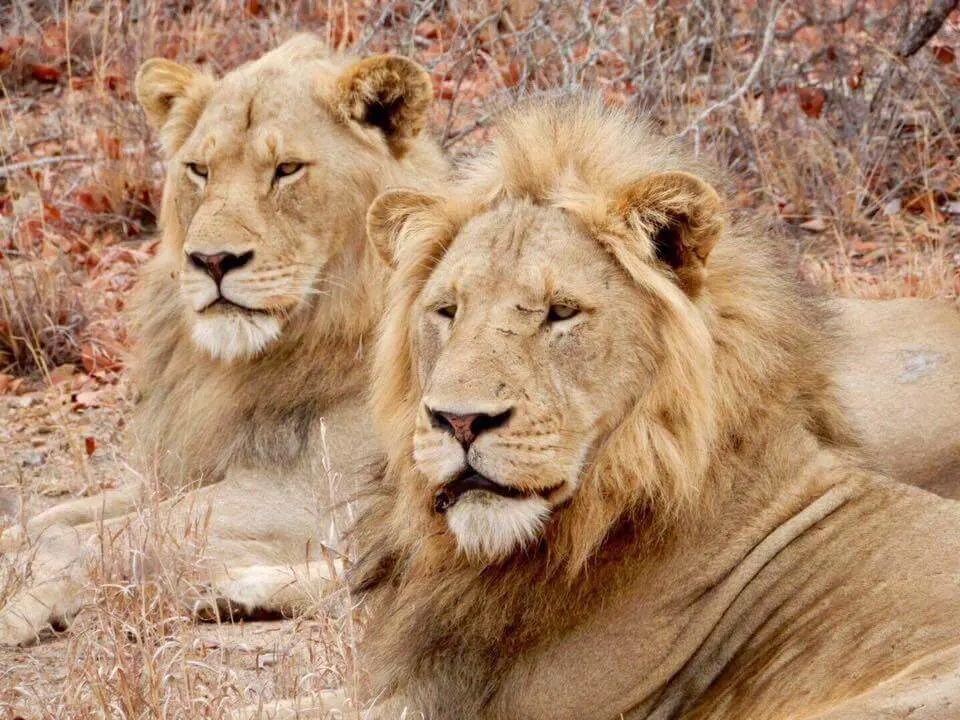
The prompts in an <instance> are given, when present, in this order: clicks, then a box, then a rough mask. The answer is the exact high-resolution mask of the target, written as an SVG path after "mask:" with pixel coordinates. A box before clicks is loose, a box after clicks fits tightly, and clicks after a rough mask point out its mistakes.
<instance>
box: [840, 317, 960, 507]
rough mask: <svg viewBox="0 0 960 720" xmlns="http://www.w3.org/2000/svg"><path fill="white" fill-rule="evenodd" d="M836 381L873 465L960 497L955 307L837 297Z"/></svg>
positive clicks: (959, 355)
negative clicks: (840, 339)
mask: <svg viewBox="0 0 960 720" xmlns="http://www.w3.org/2000/svg"><path fill="white" fill-rule="evenodd" d="M835 307H836V309H837V311H838V314H837V321H838V323H839V325H840V327H841V329H842V331H843V337H842V343H841V345H840V346H839V347H838V352H837V357H838V363H837V383H838V384H839V386H840V397H841V400H842V401H843V403H844V406H845V407H847V408H848V409H849V410H850V413H851V418H852V419H853V421H854V424H855V425H856V427H857V429H858V430H859V431H860V433H861V435H862V436H863V440H864V443H865V444H866V446H867V447H868V448H869V449H870V451H871V455H872V456H873V457H875V458H876V459H877V461H878V463H879V464H880V465H881V466H882V467H884V468H886V469H889V470H890V472H891V474H892V475H893V477H894V478H896V479H897V480H901V481H903V482H909V483H910V484H912V485H917V486H919V487H922V488H924V489H925V490H930V491H931V492H935V493H937V494H938V495H942V496H944V497H948V498H952V499H954V500H957V499H960V312H957V309H956V307H954V306H952V305H951V304H950V303H948V302H945V301H940V300H913V299H903V300H882V301H881V300H849V299H847V300H837V301H836V303H835Z"/></svg>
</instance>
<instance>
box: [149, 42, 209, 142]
mask: <svg viewBox="0 0 960 720" xmlns="http://www.w3.org/2000/svg"><path fill="white" fill-rule="evenodd" d="M198 75H199V73H197V72H196V71H195V70H191V69H190V68H188V67H184V66H183V65H179V64H177V63H175V62H172V61H171V60H165V59H163V58H152V59H150V60H147V61H146V62H145V63H144V64H143V65H141V66H140V71H139V72H138V73H137V80H136V89H137V100H139V101H140V105H141V106H143V111H144V112H145V113H146V115H147V120H148V121H149V122H150V124H151V125H152V126H153V128H154V129H155V130H159V129H160V128H162V127H163V126H164V125H166V123H167V119H168V118H169V117H170V111H171V110H173V104H174V102H176V101H177V99H178V98H182V97H184V96H185V95H186V94H187V88H188V87H190V84H191V83H192V82H193V81H194V80H195V79H196V78H197V77H198Z"/></svg>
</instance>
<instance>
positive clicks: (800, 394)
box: [355, 99, 857, 715]
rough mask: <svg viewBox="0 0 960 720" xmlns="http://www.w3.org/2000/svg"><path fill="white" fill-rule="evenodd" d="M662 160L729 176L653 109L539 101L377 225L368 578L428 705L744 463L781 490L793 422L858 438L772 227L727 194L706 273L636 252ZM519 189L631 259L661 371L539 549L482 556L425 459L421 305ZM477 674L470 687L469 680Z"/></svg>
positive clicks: (813, 310)
mask: <svg viewBox="0 0 960 720" xmlns="http://www.w3.org/2000/svg"><path fill="white" fill-rule="evenodd" d="M659 173H682V174H684V177H689V176H695V177H696V178H700V179H705V178H706V179H713V178H716V177H717V176H716V174H715V173H714V172H712V171H711V170H709V169H708V168H706V167H704V166H702V165H701V164H699V163H697V162H695V161H693V160H692V159H690V158H689V157H688V156H687V155H685V154H684V153H683V152H682V151H681V150H680V148H679V147H678V145H677V144H676V143H674V142H671V141H669V140H665V139H663V138H662V137H660V136H658V135H657V134H656V133H655V132H654V131H653V130H652V128H651V127H650V125H649V124H647V123H646V122H644V121H640V120H637V119H635V118H633V117H632V116H630V115H629V114H628V113H626V112H625V111H617V110H610V109H607V108H605V107H603V105H602V104H601V103H600V102H599V101H598V100H596V99H586V100H580V99H562V100H558V101H552V102H543V103H528V104H526V105H524V106H521V107H519V108H517V109H516V110H515V111H513V112H511V113H509V114H508V115H507V116H506V117H505V119H504V120H503V121H502V122H501V123H500V125H499V134H498V137H497V139H496V140H495V141H494V143H493V144H492V147H491V148H490V149H489V150H487V151H486V152H484V153H482V154H481V155H480V156H479V157H478V158H477V159H476V160H474V161H473V162H471V163H469V164H468V165H467V166H466V168H465V169H464V171H463V173H462V175H461V177H460V178H459V182H457V183H456V184H455V185H454V186H453V188H452V189H450V190H449V193H448V194H447V195H446V196H444V197H442V198H437V199H436V202H435V203H434V204H433V206H432V207H430V208H429V209H428V210H426V211H424V212H415V213H412V214H410V215H409V216H408V217H405V218H390V217H380V216H378V215H377V213H376V205H375V206H374V210H372V211H371V216H370V217H369V218H368V223H369V224H370V226H371V228H373V229H374V230H376V229H377V228H378V227H383V226H389V225H390V224H394V225H395V226H396V228H397V230H396V236H395V242H394V247H393V248H392V250H393V252H392V255H393V257H394V261H395V264H396V272H395V273H394V275H393V277H392V278H391V281H390V288H389V293H388V297H389V298H390V303H389V305H388V308H387V310H386V314H385V316H384V318H383V321H382V324H381V335H380V340H379V344H378V350H377V356H376V359H375V362H374V366H375V367H374V381H373V400H374V405H375V415H376V418H377V421H378V423H379V425H380V429H381V434H382V437H383V438H384V440H385V444H386V448H387V453H388V458H389V466H388V470H387V478H386V481H385V483H384V484H383V485H382V486H381V487H380V488H378V490H379V492H380V497H379V498H378V499H375V500H374V502H373V503H372V505H371V507H370V509H369V511H368V512H367V513H366V516H365V517H364V518H363V519H361V521H360V523H359V525H358V529H357V538H358V541H359V544H360V547H361V549H362V550H363V552H364V555H363V560H362V562H361V563H360V566H359V567H358V568H357V571H356V576H355V577H356V584H357V587H358V589H359V590H361V591H365V592H372V595H373V598H374V606H375V607H378V606H379V607H387V608H390V609H389V611H387V612H386V613H384V616H383V617H381V618H380V619H382V620H383V621H384V622H386V625H385V626H380V625H379V624H378V626H377V628H378V629H377V633H376V637H372V638H371V640H370V645H371V648H370V653H371V657H372V659H373V665H374V667H379V668H380V670H381V678H380V679H381V681H382V682H384V683H385V685H386V686H387V687H388V688H401V687H402V688H409V687H414V688H419V690H417V691H416V693H415V694H417V695H418V696H419V698H420V700H421V701H422V702H423V705H422V707H426V708H430V707H433V708H440V707H444V706H445V705H444V703H445V702H447V700H445V698H447V697H456V698H457V701H458V702H465V700H464V698H465V697H471V698H473V699H474V700H477V698H478V697H480V696H482V693H483V687H487V686H492V685H493V684H495V677H496V675H497V673H498V672H500V670H502V668H503V667H504V664H503V663H504V662H505V661H500V660H497V659H496V657H497V656H499V655H510V653H511V649H510V648H507V647H504V645H503V643H504V638H506V637H509V638H510V640H509V642H508V644H509V645H510V646H511V648H512V647H513V646H516V647H517V648H518V649H522V648H523V646H524V644H525V643H527V642H532V641H533V639H535V638H539V639H542V638H543V637H545V636H549V635H550V634H551V633H556V632H560V631H561V630H562V628H563V627H565V626H566V625H567V624H569V623H573V622H575V620H576V618H577V616H578V615H579V614H581V613H584V612H587V611H588V609H589V608H590V607H593V606H595V604H596V603H600V602H602V601H603V598H604V597H607V596H608V595H609V594H610V593H611V592H613V591H614V589H615V588H616V586H617V585H618V582H619V581H618V579H617V577H618V575H617V573H618V571H617V570H616V569H615V568H616V567H618V562H619V561H618V560H616V558H618V557H622V556H624V555H628V556H634V557H636V556H637V554H638V553H641V554H647V553H649V552H655V548H658V547H662V546H664V544H668V543H669V542H670V538H671V537H674V536H676V534H682V533H684V532H686V531H692V530H693V526H694V525H696V524H698V523H701V522H703V521H704V520H705V519H706V518H709V517H710V516H711V508H712V506H713V501H714V498H716V497H718V496H720V495H722V493H723V492H724V490H725V488H727V487H729V486H730V483H731V478H732V477H734V476H739V477H745V476H746V477H756V478H757V484H756V488H755V492H756V493H757V494H758V495H763V494H765V493H768V492H772V488H773V486H774V484H775V483H774V480H773V479H771V478H768V477H764V476H763V474H762V473H760V474H758V473H757V472H756V470H755V467H756V466H757V465H758V464H762V461H763V458H762V453H763V452H764V448H766V447H769V445H770V443H774V442H776V441H777V440H776V439H777V438H779V437H780V435H781V434H782V433H784V428H791V427H796V424H797V423H799V424H800V426H802V427H803V428H806V429H807V430H809V431H811V432H812V433H813V434H814V435H815V436H816V437H817V438H819V440H820V441H821V442H823V443H825V444H827V445H830V446H833V447H836V448H838V449H843V448H850V449H852V448H854V447H855V446H856V444H857V441H856V439H855V437H854V433H853V432H852V431H851V429H850V428H849V426H848V424H847V422H846V419H845V417H844V415H843V413H842V411H841V408H840V406H839V403H838V402H837V400H836V398H835V395H834V388H833V383H832V381H831V379H830V353H829V352H828V347H829V342H828V341H829V339H830V338H829V333H828V332H826V330H825V323H826V321H827V316H826V313H825V312H824V310H823V309H822V308H821V306H820V304H819V302H818V301H817V300H816V299H814V298H812V297H809V296H808V295H806V294H805V293H804V292H803V291H802V288H801V287H800V286H799V285H798V283H797V281H796V280H795V279H794V277H793V275H792V274H791V272H790V266H789V263H785V262H784V261H783V258H782V257H781V254H780V253H779V252H778V249H777V248H776V247H773V245H772V243H770V242H769V241H768V240H767V238H766V237H765V236H764V235H765V233H764V232H763V231H762V230H758V229H757V228H754V227H752V226H750V225H748V224H742V223H738V222H734V221H733V220H731V219H730V218H727V217H724V216H723V215H722V214H720V213H719V207H720V201H719V197H718V196H717V198H716V204H717V208H718V213H715V214H714V213H710V212H704V213H701V214H698V213H696V212H694V213H692V216H691V217H688V218H686V220H687V224H688V225H689V227H690V228H692V230H690V231H691V232H700V231H703V232H712V233H717V234H718V235H719V239H718V241H717V242H716V246H715V248H714V249H713V252H712V253H711V254H710V256H709V261H708V263H707V270H706V272H705V273H704V274H703V277H702V282H701V283H700V284H699V285H688V284H685V279H684V278H683V277H680V276H674V277H670V275H669V274H668V273H665V272H664V271H663V267H662V266H656V265H657V264H656V263H654V262H651V260H652V257H653V255H654V253H655V251H656V248H654V247H641V248H639V249H638V248H637V245H638V242H637V237H638V232H637V231H638V229H639V230H649V229H650V228H651V227H655V226H657V225H662V223H663V222H664V221H665V216H657V215H656V214H654V215H652V216H651V214H650V213H646V214H643V215H640V214H637V213H634V212H631V211H630V209H629V208H625V206H624V198H625V196H626V194H627V193H628V192H629V191H630V190H631V188H636V187H637V185H638V183H642V181H643V180H644V179H645V178H648V177H650V176H651V175H655V174H659ZM682 186H683V182H681V183H680V185H679V186H677V187H674V188H671V189H670V192H669V193H667V196H666V200H667V201H670V200H672V199H673V200H675V199H676V197H677V193H682V192H684V191H685V190H684V187H682ZM711 192H712V191H711ZM671 193H672V194H671ZM714 195H715V193H714ZM504 200H519V201H524V202H530V203H534V204H539V205H549V206H554V207H559V208H562V209H564V210H566V211H567V212H568V214H569V215H570V216H571V217H573V218H575V219H576V220H577V221H578V222H580V223H582V224H583V226H584V227H585V228H587V229H588V231H589V232H590V233H591V234H592V235H593V236H594V237H595V238H596V239H597V242H598V243H600V244H601V245H602V246H603V247H604V248H605V249H606V250H607V251H608V252H610V253H611V254H612V255H614V256H615V257H616V258H617V260H618V261H619V262H620V264H621V265H622V266H623V267H624V268H625V269H626V271H627V272H628V273H629V275H630V276H631V278H632V279H633V280H634V281H635V282H636V283H637V284H638V286H639V287H641V288H642V289H643V290H644V291H645V295H646V296H647V298H648V299H649V302H650V304H651V306H652V307H653V308H655V310H656V311H655V312H654V313H652V316H653V317H655V318H656V323H655V324H654V325H651V326H650V327H649V328H646V332H647V334H648V336H649V337H650V338H651V339H652V342H654V343H655V347H656V353H657V362H658V365H657V372H656V377H655V379H654V381H653V382H652V384H651V385H650V387H649V388H648V389H647V390H646V392H645V394H643V395H642V398H641V399H639V400H638V402H637V404H636V405H635V406H634V407H633V409H632V411H631V412H630V413H629V414H628V416H627V417H626V418H625V419H624V421H623V422H621V424H620V425H619V426H618V427H617V428H616V429H615V430H613V431H612V432H611V433H610V434H609V435H608V436H607V437H606V439H605V440H604V441H603V443H602V445H601V447H600V448H599V449H598V450H597V451H596V453H595V455H594V457H593V458H592V459H591V460H590V461H589V463H588V465H587V470H586V471H585V475H584V478H583V480H582V482H581V483H580V486H579V488H578V490H577V493H576V494H575V496H574V497H573V499H572V500H571V501H570V503H569V505H567V506H566V507H563V508H560V509H558V510H557V511H556V512H555V513H554V516H553V518H552V519H551V521H550V523H549V524H548V526H547V528H546V530H545V532H544V535H543V537H542V538H541V540H540V541H539V544H538V545H535V546H534V547H531V548H528V549H527V550H526V551H525V552H519V553H516V554H515V555H513V556H511V557H509V558H507V559H506V560H504V561H502V562H497V563H493V564H490V565H487V566H484V567H477V566H476V565H475V564H471V562H470V561H469V559H467V558H465V557H464V556H463V555H462V554H458V553H457V551H456V546H455V544H454V543H453V541H452V540H451V538H450V533H449V532H445V531H444V527H443V522H442V519H440V518H438V517H437V516H436V514H435V513H433V512H432V505H431V502H430V500H431V498H430V497H428V496H427V494H426V493H425V492H424V484H423V482H422V481H420V479H419V478H418V474H417V471H416V468H415V467H414V465H413V461H412V459H411V458H412V437H413V430H414V417H415V413H416V412H417V407H418V403H419V402H420V398H421V395H422V391H423V388H421V387H420V381H419V379H418V377H417V374H416V372H415V367H416V365H415V358H416V353H417V344H416V336H415V332H414V330H415V328H414V327H413V324H412V322H411V318H412V317H414V316H415V312H414V309H415V305H416V303H417V300H418V298H419V295H420V292H421V291H422V289H423V287H424V284H425V282H426V280H427V279H428V278H429V276H430V273H431V271H432V268H433V267H434V266H435V265H436V263H437V262H438V260H439V259H440V258H441V257H442V255H443V254H444V252H445V250H446V248H447V247H448V246H449V245H450V243H451V242H452V241H453V239H454V238H455V236H456V234H457V232H458V231H459V229H460V228H461V227H462V226H463V224H464V223H465V222H466V221H467V220H469V218H470V217H472V216H474V215H476V214H478V213H482V212H485V211H486V210H488V209H490V208H492V207H494V206H496V205H497V204H498V203H499V202H501V201H504ZM658 200H664V198H658ZM711 202H712V200H711ZM372 234H374V233H372ZM648 235H649V233H646V232H644V233H641V234H639V236H640V237H647V236H648ZM388 254H389V253H388ZM655 266H656V267H655ZM625 321H628V322H630V321H633V320H625ZM637 322H639V320H637ZM647 322H649V321H647ZM638 397H641V396H640V394H639V393H638ZM611 573H612V574H611ZM378 603H382V604H381V605H378ZM388 614H389V615H390V617H389V619H387V618H386V615H388ZM425 628H429V629H425ZM508 628H509V630H508ZM453 636H455V639H451V638H452V637H453ZM412 658H417V660H416V661H415V662H407V661H409V660H410V659H412ZM428 658H429V660H428ZM454 658H458V659H457V660H456V661H455V662H454ZM448 663H449V664H448ZM454 668H456V672H455V673H454V671H453V669H454ZM448 674H452V677H447V675H448ZM458 682H459V683H462V684H464V686H465V687H469V688H471V689H469V690H457V689H456V687H457V686H456V683H458ZM484 683H488V685H484ZM471 693H474V694H473V695H471ZM477 701H478V702H480V700H477ZM460 710H461V711H463V712H464V714H469V712H467V711H466V709H465V708H460ZM440 714H441V715H442V713H440Z"/></svg>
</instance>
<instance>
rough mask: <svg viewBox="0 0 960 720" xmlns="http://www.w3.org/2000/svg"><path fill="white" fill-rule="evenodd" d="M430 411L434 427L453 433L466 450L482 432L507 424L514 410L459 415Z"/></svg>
mask: <svg viewBox="0 0 960 720" xmlns="http://www.w3.org/2000/svg"><path fill="white" fill-rule="evenodd" d="M428 412H429V413H430V419H431V421H432V422H433V425H434V427H438V428H441V429H443V430H446V431H447V432H448V433H450V434H451V435H453V437H455V438H456V440H457V442H458V443H460V445H462V446H463V448H464V450H466V449H467V448H468V447H470V445H471V444H472V443H473V441H474V440H476V439H477V437H478V436H479V435H480V434H481V433H484V432H486V431H487V430H493V429H494V428H498V427H501V426H502V425H505V424H506V422H507V420H509V419H510V415H511V414H512V412H513V411H512V410H507V411H505V412H502V413H499V414H497V415H488V414H487V413H470V414H467V415H457V414H456V413H448V412H439V411H433V410H430V409H429V408H428Z"/></svg>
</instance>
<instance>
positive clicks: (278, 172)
mask: <svg viewBox="0 0 960 720" xmlns="http://www.w3.org/2000/svg"><path fill="white" fill-rule="evenodd" d="M303 167H304V164H303V163H301V162H285V163H280V164H279V165H277V167H276V169H275V170H274V171H273V179H274V180H275V181H276V180H283V179H286V178H291V177H293V176H294V175H296V174H297V173H298V172H300V171H301V170H303Z"/></svg>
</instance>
